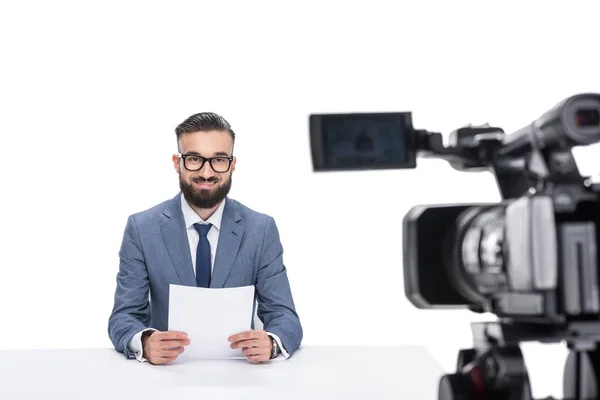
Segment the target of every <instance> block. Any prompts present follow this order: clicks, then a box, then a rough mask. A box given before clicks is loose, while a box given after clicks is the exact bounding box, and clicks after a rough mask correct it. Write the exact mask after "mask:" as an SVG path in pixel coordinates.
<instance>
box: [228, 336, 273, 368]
mask: <svg viewBox="0 0 600 400" xmlns="http://www.w3.org/2000/svg"><path fill="white" fill-rule="evenodd" d="M229 341H230V342H231V348H232V349H239V348H242V349H243V350H242V351H243V352H244V355H245V356H246V358H247V359H248V360H249V361H252V362H254V363H259V362H263V361H268V360H269V359H270V358H271V351H272V350H273V343H272V342H271V338H270V336H269V335H267V332H265V331H257V330H250V331H246V332H241V333H238V334H235V335H233V336H230V337H229Z"/></svg>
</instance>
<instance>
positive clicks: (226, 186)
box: [179, 175, 231, 208]
mask: <svg viewBox="0 0 600 400" xmlns="http://www.w3.org/2000/svg"><path fill="white" fill-rule="evenodd" d="M190 180H191V181H192V182H193V181H196V182H214V181H216V180H217V179H216V178H209V179H204V178H202V177H196V178H191V179H190ZM179 188H180V189H181V192H182V193H183V196H184V197H185V199H186V200H187V201H188V202H189V203H190V204H192V205H194V206H195V207H198V208H213V207H215V206H216V205H217V204H219V203H220V202H221V201H223V199H225V197H227V195H228V194H229V190H231V175H230V176H229V178H227V179H226V180H224V181H223V183H222V184H221V185H219V186H216V185H215V187H214V188H212V189H197V188H195V187H194V186H193V184H191V183H188V182H186V181H185V180H184V179H183V178H182V176H181V175H179Z"/></svg>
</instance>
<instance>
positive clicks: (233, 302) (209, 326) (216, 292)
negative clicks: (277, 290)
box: [169, 284, 254, 362]
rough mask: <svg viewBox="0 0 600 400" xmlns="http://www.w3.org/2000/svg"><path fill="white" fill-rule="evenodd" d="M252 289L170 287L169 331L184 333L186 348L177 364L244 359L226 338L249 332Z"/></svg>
mask: <svg viewBox="0 0 600 400" xmlns="http://www.w3.org/2000/svg"><path fill="white" fill-rule="evenodd" d="M253 304H254V286H242V287H235V288H199V287H192V286H181V285H173V284H171V285H170V289H169V330H170V331H182V332H186V333H187V335H188V338H189V339H190V344H189V345H187V346H185V351H184V352H183V353H182V354H181V355H179V356H178V357H177V361H178V362H182V361H183V362H185V361H188V360H201V359H212V360H215V359H231V358H246V357H245V356H244V354H243V353H242V349H232V348H231V347H230V346H231V343H230V342H229V341H228V338H229V336H231V335H233V334H236V333H240V332H244V331H248V330H250V329H251V323H252V317H253V316H252V308H253Z"/></svg>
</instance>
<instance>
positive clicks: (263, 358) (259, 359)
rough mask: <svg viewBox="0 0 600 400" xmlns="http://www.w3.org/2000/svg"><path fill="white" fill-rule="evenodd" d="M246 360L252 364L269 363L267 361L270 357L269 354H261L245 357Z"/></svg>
mask: <svg viewBox="0 0 600 400" xmlns="http://www.w3.org/2000/svg"><path fill="white" fill-rule="evenodd" d="M246 358H247V359H248V361H251V362H253V363H259V362H264V361H269V359H270V358H271V357H270V354H265V353H261V354H253V355H249V356H246Z"/></svg>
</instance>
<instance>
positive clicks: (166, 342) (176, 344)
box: [156, 339, 190, 348]
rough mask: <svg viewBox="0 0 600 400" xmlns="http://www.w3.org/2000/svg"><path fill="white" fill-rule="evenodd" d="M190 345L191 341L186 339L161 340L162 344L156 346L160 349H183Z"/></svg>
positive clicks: (158, 343)
mask: <svg viewBox="0 0 600 400" xmlns="http://www.w3.org/2000/svg"><path fill="white" fill-rule="evenodd" d="M189 344H190V339H184V340H161V341H160V342H157V343H156V345H157V346H159V347H161V348H162V347H166V348H169V347H182V346H187V345H189Z"/></svg>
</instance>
